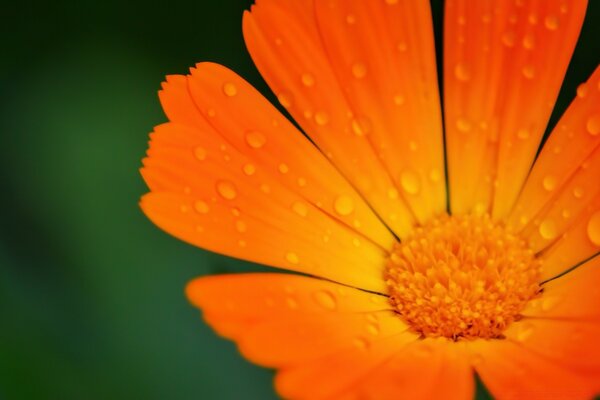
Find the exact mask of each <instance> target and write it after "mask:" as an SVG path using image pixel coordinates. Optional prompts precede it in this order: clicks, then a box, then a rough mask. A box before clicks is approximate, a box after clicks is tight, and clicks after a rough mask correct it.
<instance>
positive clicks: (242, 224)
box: [235, 220, 248, 233]
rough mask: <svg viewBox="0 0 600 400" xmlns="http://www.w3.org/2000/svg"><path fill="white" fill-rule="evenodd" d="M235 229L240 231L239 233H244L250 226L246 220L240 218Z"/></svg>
mask: <svg viewBox="0 0 600 400" xmlns="http://www.w3.org/2000/svg"><path fill="white" fill-rule="evenodd" d="M235 230H236V231H238V232H239V233H244V232H246V230H248V227H247V225H246V223H245V222H244V221H240V220H238V221H235Z"/></svg>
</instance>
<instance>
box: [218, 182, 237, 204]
mask: <svg viewBox="0 0 600 400" xmlns="http://www.w3.org/2000/svg"><path fill="white" fill-rule="evenodd" d="M217 192H218V193H219V194H220V195H221V197H223V198H224V199H226V200H233V199H235V198H236V196H237V190H236V188H235V185H234V184H233V183H231V182H229V181H219V182H217Z"/></svg>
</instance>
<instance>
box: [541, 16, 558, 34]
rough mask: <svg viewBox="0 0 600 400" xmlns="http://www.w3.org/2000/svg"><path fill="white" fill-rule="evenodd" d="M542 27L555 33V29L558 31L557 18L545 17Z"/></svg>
mask: <svg viewBox="0 0 600 400" xmlns="http://www.w3.org/2000/svg"><path fill="white" fill-rule="evenodd" d="M544 26H545V27H546V29H548V30H551V31H555V30H556V29H558V17H557V16H555V15H548V16H546V18H545V19H544Z"/></svg>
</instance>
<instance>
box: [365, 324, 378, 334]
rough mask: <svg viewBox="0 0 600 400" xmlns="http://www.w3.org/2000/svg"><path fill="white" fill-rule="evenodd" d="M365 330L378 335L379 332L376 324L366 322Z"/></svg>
mask: <svg viewBox="0 0 600 400" xmlns="http://www.w3.org/2000/svg"><path fill="white" fill-rule="evenodd" d="M367 331H368V332H369V333H370V334H371V335H378V334H379V326H378V325H377V324H368V325H367Z"/></svg>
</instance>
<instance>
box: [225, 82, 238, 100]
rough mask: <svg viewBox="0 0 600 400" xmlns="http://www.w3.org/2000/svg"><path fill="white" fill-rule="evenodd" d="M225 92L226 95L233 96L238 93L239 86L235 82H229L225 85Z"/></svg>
mask: <svg viewBox="0 0 600 400" xmlns="http://www.w3.org/2000/svg"><path fill="white" fill-rule="evenodd" d="M223 93H225V95H226V96H229V97H233V96H235V95H236V94H237V87H236V86H235V84H233V83H231V82H227V83H225V84H224V85H223Z"/></svg>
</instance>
